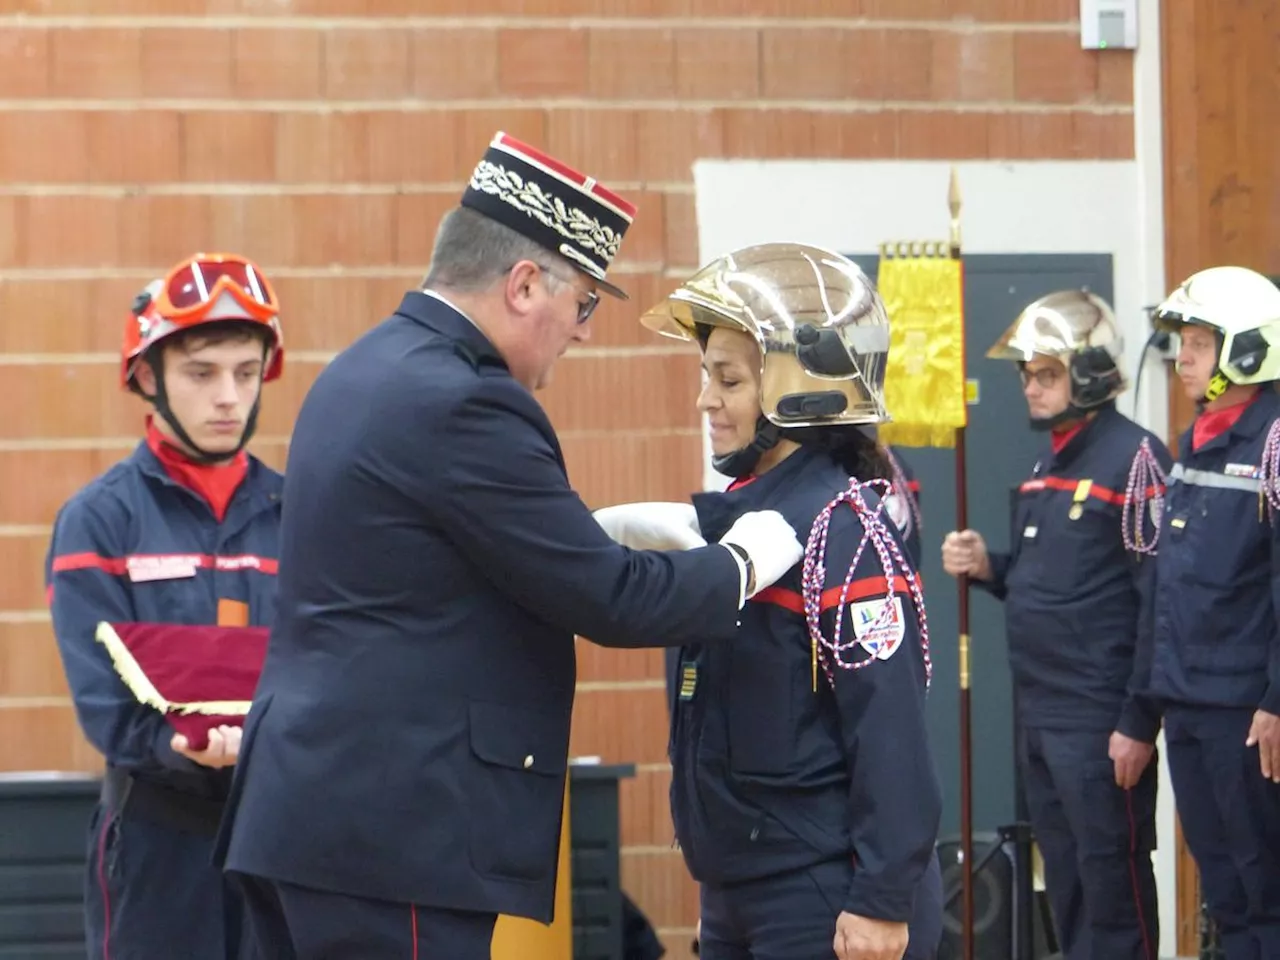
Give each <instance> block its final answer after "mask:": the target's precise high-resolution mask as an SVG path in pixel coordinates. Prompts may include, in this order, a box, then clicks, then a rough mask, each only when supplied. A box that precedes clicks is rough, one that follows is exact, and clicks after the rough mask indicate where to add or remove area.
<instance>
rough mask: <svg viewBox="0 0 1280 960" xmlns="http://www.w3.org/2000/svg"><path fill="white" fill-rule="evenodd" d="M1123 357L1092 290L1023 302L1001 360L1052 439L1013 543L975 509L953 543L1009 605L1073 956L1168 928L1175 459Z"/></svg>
mask: <svg viewBox="0 0 1280 960" xmlns="http://www.w3.org/2000/svg"><path fill="white" fill-rule="evenodd" d="M1121 352H1122V344H1121V339H1120V334H1119V330H1118V326H1117V324H1116V321H1115V317H1114V315H1113V314H1112V311H1111V308H1110V307H1109V306H1108V305H1107V304H1106V303H1105V302H1103V301H1102V300H1101V298H1099V297H1097V296H1096V295H1094V294H1092V293H1089V292H1088V291H1084V290H1063V291H1058V292H1055V293H1051V294H1049V295H1048V296H1045V297H1042V298H1040V299H1038V300H1036V301H1035V302H1033V303H1032V304H1030V305H1028V306H1027V307H1026V308H1025V309H1024V310H1023V311H1022V312H1021V314H1020V315H1019V316H1018V318H1017V319H1016V320H1015V321H1014V323H1013V324H1012V326H1010V327H1009V329H1008V330H1007V331H1006V332H1005V333H1004V335H1003V336H1002V337H1001V338H1000V339H999V340H998V341H997V342H996V344H995V345H994V346H993V347H992V348H991V350H990V351H988V353H987V356H988V357H991V358H994V359H1007V360H1013V361H1014V362H1015V363H1016V364H1017V365H1018V369H1019V373H1020V375H1021V377H1022V383H1023V390H1024V393H1025V396H1026V399H1027V404H1028V409H1029V412H1030V416H1031V424H1032V427H1033V429H1036V430H1041V431H1044V432H1045V433H1048V434H1049V441H1050V442H1049V444H1048V445H1047V446H1048V449H1046V450H1045V451H1044V453H1043V455H1042V456H1041V457H1040V459H1039V460H1038V462H1037V463H1036V465H1035V467H1034V469H1033V471H1032V474H1031V477H1030V478H1029V479H1028V480H1026V481H1025V482H1023V483H1022V484H1021V485H1020V486H1019V487H1018V489H1017V491H1016V497H1015V504H1014V514H1013V522H1012V525H1011V545H1010V548H1009V550H1008V552H1002V553H997V552H991V551H988V549H987V545H986V543H985V541H984V540H983V538H982V536H981V535H980V534H978V533H976V532H974V531H972V530H969V529H967V524H966V522H965V518H964V514H963V512H960V513H959V516H958V523H957V526H958V528H959V530H958V532H952V533H950V534H948V536H947V537H946V539H945V540H944V542H943V547H942V560H943V567H944V569H945V570H946V571H947V572H948V573H950V574H952V575H955V576H957V577H958V578H971V579H972V580H973V581H974V582H975V583H977V584H978V585H979V586H981V587H982V588H983V589H985V590H987V591H989V592H990V593H991V594H993V595H994V596H996V597H997V598H998V599H1000V600H1003V601H1005V604H1006V624H1007V630H1008V639H1009V653H1010V665H1011V667H1012V672H1013V679H1014V687H1015V703H1016V714H1017V717H1016V720H1017V730H1018V743H1017V768H1018V772H1019V775H1020V781H1021V783H1022V786H1023V789H1024V792H1025V796H1026V801H1027V808H1028V812H1029V817H1030V821H1031V826H1032V829H1033V830H1034V834H1035V838H1036V843H1037V846H1038V847H1039V849H1040V852H1041V854H1042V856H1043V858H1044V864H1045V882H1046V889H1047V892H1048V896H1049V900H1050V904H1051V906H1052V909H1053V914H1054V920H1055V924H1056V927H1057V931H1058V939H1059V941H1060V943H1061V947H1062V950H1063V953H1064V956H1065V957H1066V960H1086V958H1092V957H1107V958H1116V960H1154V957H1155V950H1156V945H1157V942H1158V939H1159V937H1158V933H1157V917H1156V889H1155V880H1154V876H1153V872H1152V865H1151V851H1152V850H1153V848H1154V845H1155V795H1156V766H1155V763H1154V746H1153V744H1154V741H1155V737H1156V732H1157V731H1158V729H1159V725H1160V717H1159V711H1158V709H1157V708H1156V707H1155V705H1154V704H1152V703H1151V702H1150V700H1149V699H1148V698H1147V697H1146V696H1144V692H1145V690H1146V688H1147V685H1148V675H1149V673H1150V663H1149V649H1150V647H1149V644H1144V643H1143V636H1144V634H1146V635H1149V632H1150V630H1151V628H1152V624H1151V617H1150V610H1151V599H1152V596H1153V587H1154V573H1155V564H1154V562H1153V560H1152V556H1153V555H1154V553H1155V531H1156V529H1157V526H1158V522H1159V516H1158V513H1159V504H1160V501H1161V498H1162V497H1163V493H1164V477H1165V471H1166V470H1167V469H1168V467H1169V454H1168V451H1167V450H1166V449H1165V447H1164V445H1163V444H1162V443H1161V442H1160V440H1159V439H1158V438H1157V437H1155V436H1153V435H1152V434H1151V433H1149V432H1148V431H1146V430H1144V429H1142V428H1141V427H1139V426H1138V425H1137V424H1135V423H1133V422H1132V421H1130V420H1129V419H1127V418H1126V417H1124V416H1123V415H1122V414H1120V413H1119V411H1117V410H1116V408H1115V398H1116V396H1117V395H1118V394H1119V393H1121V392H1122V391H1123V390H1124V388H1125V386H1126V384H1125V378H1124V375H1123V373H1122V372H1121V370H1120V366H1119V358H1120V356H1121ZM1144 649H1145V650H1147V651H1148V654H1147V656H1145V657H1143V656H1138V655H1137V652H1138V651H1141V650H1144Z"/></svg>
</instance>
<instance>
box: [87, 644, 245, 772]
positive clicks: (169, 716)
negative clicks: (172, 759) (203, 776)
mask: <svg viewBox="0 0 1280 960" xmlns="http://www.w3.org/2000/svg"><path fill="white" fill-rule="evenodd" d="M111 627H112V629H113V630H115V632H116V635H117V636H119V637H120V639H121V641H123V644H124V646H125V648H126V649H127V650H128V652H129V655H130V656H131V657H132V659H133V660H134V661H135V662H136V663H137V665H138V667H139V669H140V670H141V672H142V673H143V674H144V675H145V676H146V677H147V679H148V680H150V681H151V685H152V686H154V687H155V688H156V690H157V691H158V692H159V694H160V696H161V697H163V698H164V699H165V700H167V701H168V702H169V703H172V704H184V703H200V702H209V701H226V700H232V701H249V700H252V699H253V694H254V691H255V690H256V689H257V686H258V676H259V674H260V673H261V672H262V663H263V660H264V659H265V658H266V654H267V637H268V634H269V632H270V631H269V629H268V628H267V627H217V626H185V625H182V624H174V623H113V624H111ZM117 669H119V668H117ZM122 676H123V674H122ZM125 679H126V683H127V682H128V680H127V678H125ZM165 719H166V720H167V721H168V723H169V725H170V726H172V727H173V729H174V730H175V731H176V732H178V733H181V734H182V735H183V736H185V737H186V738H187V740H188V742H189V743H190V745H191V747H192V749H195V750H203V749H204V748H205V747H206V746H208V743H209V731H210V730H212V729H213V728H214V727H218V726H224V725H225V726H233V727H238V726H241V725H242V724H243V723H244V717H243V716H211V715H208V714H203V713H179V712H177V711H176V710H172V709H171V710H168V711H166V713H165Z"/></svg>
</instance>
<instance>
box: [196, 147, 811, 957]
mask: <svg viewBox="0 0 1280 960" xmlns="http://www.w3.org/2000/svg"><path fill="white" fill-rule="evenodd" d="M634 213H635V208H634V207H632V206H631V205H630V204H628V203H627V202H626V201H625V200H623V199H621V198H620V197H618V196H616V195H615V194H613V193H612V192H610V191H608V190H606V189H605V188H604V187H602V186H600V185H599V184H598V183H596V182H595V181H594V180H593V179H591V178H589V177H585V176H583V175H581V174H579V173H577V172H576V171H573V170H571V169H570V168H568V167H566V166H564V165H563V164H561V163H559V162H558V161H556V160H554V159H553V158H551V157H547V156H545V155H543V154H540V153H538V152H537V151H535V150H533V149H532V148H530V147H528V146H526V145H524V144H522V143H519V142H518V141H516V140H514V139H512V138H510V137H508V136H506V135H504V134H499V135H498V136H497V137H496V138H495V139H494V141H493V142H492V143H491V144H490V146H489V149H488V151H487V152H486V153H485V155H484V158H483V159H482V160H481V162H480V164H479V165H478V166H477V167H476V170H475V172H474V174H473V175H472V178H471V182H470V184H469V185H468V187H467V189H466V191H465V193H464V195H463V198H462V205H461V206H460V207H459V208H458V209H456V210H454V211H452V212H451V213H450V214H448V215H447V216H446V217H445V218H444V220H443V222H442V224H441V226H440V230H439V234H438V236H437V238H436V247H435V251H434V253H433V258H432V264H431V267H430V271H429V273H428V275H427V278H426V281H425V283H424V289H423V290H422V291H413V292H410V293H408V294H407V295H406V296H405V298H404V300H403V302H402V303H401V305H400V308H399V310H398V311H397V312H396V313H395V314H394V315H393V316H392V317H390V318H389V319H387V320H386V321H384V322H383V323H381V324H380V325H378V326H377V327H375V328H374V329H373V330H371V331H369V332H368V333H367V334H365V335H364V336H363V337H361V338H360V339H359V340H358V341H357V342H356V343H354V344H353V345H352V346H351V347H349V348H348V349H347V350H345V351H344V352H343V353H342V354H340V355H339V356H338V357H337V358H336V359H335V360H334V361H333V363H332V364H330V365H329V367H328V368H327V369H326V370H325V371H324V372H323V373H322V374H321V375H320V377H319V378H318V379H317V381H316V383H315V385H314V386H313V387H312V389H311V391H310V393H309V394H308V396H307V398H306V401H305V402H304V404H303V406H302V410H301V412H300V414H299V416H298V421H297V424H296V427H295V430H294V434H293V438H292V442H291V445H290V454H289V465H288V471H287V476H286V489H285V502H287V503H288V504H289V509H288V510H287V511H285V515H284V526H283V531H282V534H281V539H282V550H281V562H280V597H279V601H278V615H277V619H276V622H275V624H274V628H273V631H272V636H271V642H270V647H269V651H268V654H267V659H266V664H265V666H264V669H263V673H262V678H261V681H260V684H259V687H258V691H257V695H256V697H255V701H254V706H253V710H252V712H251V713H250V715H249V717H248V719H247V722H246V727H245V732H244V738H243V742H242V745H241V751H240V761H239V764H238V766H237V773H236V779H235V781H234V783H233V786H232V793H231V798H230V800H229V802H228V805H227V813H226V815H225V817H224V819H223V824H222V831H221V835H220V840H219V852H218V860H219V863H220V864H221V865H223V866H224V867H225V868H226V869H227V870H228V871H229V872H230V874H231V876H232V878H233V879H234V880H235V881H236V882H237V883H238V884H239V885H240V886H241V888H242V889H243V890H244V892H245V895H246V897H247V900H248V904H249V914H250V918H251V922H252V925H253V928H254V938H255V941H256V942H257V944H258V945H259V947H260V949H262V950H263V951H264V955H266V956H271V957H275V958H295V957H296V958H299V960H319V958H321V957H323V958H326V960H334V958H352V960H356V958H359V960H379V958H382V957H387V958H392V957H394V958H397V960H400V958H407V957H422V958H423V960H426V958H432V960H434V958H438V957H439V958H446V957H447V958H448V960H480V958H487V957H488V956H489V943H490V939H491V937H492V932H493V926H494V923H495V920H496V915H497V914H499V913H505V914H511V915H516V916H524V917H529V918H532V919H536V920H540V921H543V922H547V921H549V920H550V919H551V917H552V901H553V893H554V890H555V881H556V862H557V850H558V845H559V836H560V830H561V810H562V802H563V795H564V785H565V772H566V763H567V753H568V742H569V716H570V711H571V708H572V705H573V695H574V681H575V658H574V636H575V634H577V635H581V636H585V637H588V638H590V639H591V640H593V641H595V642H597V643H601V644H605V645H609V646H617V647H642V646H656V645H664V644H681V643H685V642H688V641H690V640H692V639H694V638H702V639H706V638H712V639H722V640H730V639H731V638H732V637H733V636H734V634H735V632H736V629H737V626H738V617H739V611H740V609H741V607H742V604H743V603H744V602H745V599H746V598H747V597H748V596H750V595H752V594H753V593H755V592H757V591H758V590H761V589H764V588H765V587H766V586H768V585H769V584H771V583H773V582H774V580H776V579H777V578H778V577H780V576H781V575H782V574H783V573H785V572H786V570H787V569H788V568H790V567H791V566H792V565H793V564H795V563H796V562H797V561H798V560H799V559H800V556H801V547H800V544H799V542H798V541H797V539H796V536H795V532H794V531H793V530H792V529H791V528H790V527H789V526H788V525H787V523H786V521H784V520H783V519H782V517H781V516H780V515H778V514H777V513H773V512H769V511H764V512H758V513H755V514H749V515H747V516H744V517H743V518H741V519H740V520H739V522H738V523H737V524H736V525H735V526H734V528H733V529H731V530H730V531H729V532H728V533H727V534H726V535H725V536H724V537H723V538H722V539H721V541H720V543H719V544H711V545H705V544H702V541H701V539H700V537H698V535H697V533H696V528H691V527H689V526H683V527H682V526H681V521H680V520H679V518H676V519H671V520H667V519H664V518H663V517H652V516H648V515H644V516H636V517H629V516H627V515H626V511H625V510H623V511H617V510H615V511H613V512H611V513H610V514H609V515H608V516H609V517H610V520H609V521H608V522H609V523H610V524H611V525H612V527H611V528H615V529H613V532H614V536H616V537H617V538H618V539H625V541H626V542H627V543H629V544H632V545H635V544H636V543H644V544H647V545H653V546H667V545H671V546H685V545H689V544H693V545H694V546H692V548H691V549H688V550H676V551H670V552H643V551H637V550H631V549H628V548H625V547H623V546H621V545H619V544H618V543H616V542H614V539H611V536H610V534H608V533H606V532H605V530H604V529H603V528H602V526H601V523H604V522H606V521H605V519H604V518H603V517H602V519H601V522H600V523H598V522H597V521H596V520H595V519H593V517H592V515H591V513H590V512H589V511H588V510H587V508H586V507H585V506H584V504H583V503H582V501H581V500H580V499H579V497H578V496H577V494H575V493H574V491H573V490H572V489H571V488H570V486H569V482H568V480H567V478H566V475H565V469H564V463H563V460H562V457H561V452H560V447H559V444H558V442H557V440H556V435H555V431H554V430H553V429H552V427H551V424H550V422H549V421H548V420H547V418H546V416H545V414H544V413H543V410H542V408H541V407H540V406H539V405H538V403H537V401H535V400H534V398H533V394H532V391H534V390H536V389H538V388H540V387H542V386H544V385H545V384H546V383H547V382H548V380H549V379H550V377H551V371H552V367H553V365H554V363H555V361H556V359H557V358H558V357H559V356H560V355H561V354H562V353H564V351H565V350H566V349H567V348H568V346H569V345H570V344H571V343H574V342H580V341H585V340H586V339H587V337H588V335H589V327H588V320H589V318H590V316H591V312H592V310H593V309H594V307H595V305H596V303H597V300H598V296H599V293H598V291H599V290H604V291H605V292H609V293H612V294H615V295H619V296H625V295H624V294H622V293H621V291H619V290H618V289H617V288H616V287H614V286H613V285H612V284H611V283H609V282H608V281H607V280H606V279H605V271H606V269H607V267H608V265H609V263H610V262H611V260H612V259H613V257H614V256H615V255H616V253H617V249H618V245H619V243H620V242H621V240H622V237H623V234H624V233H625V231H626V229H627V227H628V226H629V224H630V222H631V219H632V216H633V215H634ZM601 400H602V401H603V402H607V398H603V397H602V398H601ZM664 524H665V525H666V528H664Z"/></svg>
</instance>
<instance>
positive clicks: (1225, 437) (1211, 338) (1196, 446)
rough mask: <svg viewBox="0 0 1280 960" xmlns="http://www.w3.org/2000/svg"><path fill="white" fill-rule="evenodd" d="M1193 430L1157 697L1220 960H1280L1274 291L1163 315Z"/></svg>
mask: <svg viewBox="0 0 1280 960" xmlns="http://www.w3.org/2000/svg"><path fill="white" fill-rule="evenodd" d="M1155 322H1156V325H1157V326H1159V327H1161V328H1163V329H1165V330H1169V331H1171V332H1174V333H1177V334H1178V336H1179V341H1180V342H1179V347H1178V365H1177V371H1178V377H1179V379H1180V380H1181V381H1182V386H1183V389H1184V391H1185V392H1186V395H1187V397H1188V398H1189V399H1191V400H1193V401H1195V402H1196V404H1197V406H1198V409H1199V415H1198V416H1197V417H1196V420H1195V423H1194V424H1193V425H1192V427H1191V429H1190V430H1188V431H1187V432H1186V433H1185V434H1183V435H1182V438H1181V440H1180V441H1179V444H1178V462H1177V464H1175V465H1174V468H1173V472H1172V474H1171V475H1170V477H1169V494H1168V499H1167V500H1166V502H1165V505H1164V520H1163V526H1162V529H1161V531H1160V556H1159V558H1158V561H1157V564H1156V569H1157V591H1156V614H1155V616H1156V622H1155V652H1154V656H1153V658H1152V668H1151V690H1152V693H1153V694H1154V695H1155V696H1156V697H1157V698H1159V699H1160V700H1161V701H1162V703H1163V706H1164V729H1165V741H1166V743H1167V745H1168V751H1169V776H1170V778H1171V780H1172V781H1173V792H1174V797H1175V799H1176V800H1177V805H1178V818H1179V820H1180V822H1181V824H1182V831H1183V836H1185V837H1186V840H1187V846H1188V847H1189V848H1190V849H1191V854H1192V856H1193V857H1195V860H1196V865H1197V866H1198V867H1199V869H1200V884H1201V888H1202V890H1203V896H1204V899H1205V901H1206V902H1207V903H1208V906H1209V912H1210V914H1211V915H1212V916H1213V918H1214V920H1215V921H1217V924H1218V928H1219V931H1220V934H1221V938H1222V949H1223V951H1224V954H1225V956H1226V958H1227V960H1269V958H1271V957H1280V619H1278V616H1277V615H1278V613H1280V522H1278V521H1280V518H1278V517H1277V516H1276V509H1277V507H1278V506H1280V484H1278V483H1277V478H1278V477H1280V425H1278V422H1277V418H1280V396H1277V394H1276V389H1275V384H1276V381H1277V380H1280V290H1277V289H1276V286H1275V285H1274V284H1273V283H1272V282H1271V281H1270V280H1268V279H1267V278H1266V277H1264V276H1262V275H1261V274H1258V273H1254V272H1253V271H1252V270H1246V269H1244V268H1243V267H1213V268H1211V269H1208V270H1203V271H1201V272H1199V273H1196V274H1195V275H1193V276H1192V277H1190V278H1188V279H1187V280H1186V281H1184V282H1183V283H1182V284H1181V285H1180V286H1179V287H1178V289H1176V290H1175V291H1173V293H1172V294H1170V296H1169V297H1168V299H1167V300H1165V302H1164V303H1163V304H1161V305H1160V307H1159V308H1158V309H1157V311H1156V317H1155Z"/></svg>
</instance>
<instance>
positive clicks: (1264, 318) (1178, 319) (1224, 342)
mask: <svg viewBox="0 0 1280 960" xmlns="http://www.w3.org/2000/svg"><path fill="white" fill-rule="evenodd" d="M1152 322H1153V323H1154V324H1155V326H1156V328H1157V329H1160V330H1164V331H1166V332H1169V333H1178V332H1179V331H1180V330H1181V329H1182V327H1183V325H1184V324H1194V325H1196V326H1201V327H1205V328H1207V329H1209V330H1212V331H1213V332H1214V333H1215V334H1216V335H1217V339H1218V357H1217V364H1216V365H1215V367H1214V371H1213V375H1212V376H1211V377H1210V379H1209V386H1208V389H1206V390H1205V396H1204V398H1205V400H1215V399H1217V398H1218V397H1220V396H1222V394H1223V393H1224V392H1225V391H1226V390H1227V388H1228V387H1229V386H1231V385H1232V384H1239V385H1241V386H1247V385H1249V384H1254V383H1267V382H1269V381H1273V380H1280V288H1278V287H1277V286H1276V285H1275V284H1274V283H1273V282H1272V281H1271V280H1269V279H1268V278H1267V277H1265V276H1263V275H1262V274H1260V273H1257V272H1255V271H1253V270H1249V269H1247V268H1246V267H1210V268H1209V269H1207V270H1201V271H1199V272H1198V273H1194V274H1192V275H1191V276H1190V277H1188V278H1187V279H1186V280H1184V281H1182V283H1180V284H1179V285H1178V288H1177V289H1176V290H1174V291H1173V292H1172V293H1171V294H1169V296H1168V297H1167V298H1165V301H1164V302H1163V303H1162V304H1160V306H1158V307H1157V308H1156V312H1155V315H1154V316H1153V317H1152Z"/></svg>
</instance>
